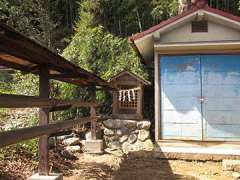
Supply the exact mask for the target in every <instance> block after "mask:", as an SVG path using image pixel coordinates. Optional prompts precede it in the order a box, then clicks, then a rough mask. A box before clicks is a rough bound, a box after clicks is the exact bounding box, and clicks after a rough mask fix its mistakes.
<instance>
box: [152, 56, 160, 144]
mask: <svg viewBox="0 0 240 180" xmlns="http://www.w3.org/2000/svg"><path fill="white" fill-rule="evenodd" d="M154 89H155V96H154V104H155V141H156V142H157V141H158V140H159V139H160V138H161V137H160V134H161V132H160V130H161V118H160V117H161V78H160V56H159V55H158V53H157V52H155V53H154Z"/></svg>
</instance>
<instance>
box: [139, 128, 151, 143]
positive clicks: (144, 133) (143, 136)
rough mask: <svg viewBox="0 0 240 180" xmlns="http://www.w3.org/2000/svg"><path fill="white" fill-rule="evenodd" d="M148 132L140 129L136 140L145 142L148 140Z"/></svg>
mask: <svg viewBox="0 0 240 180" xmlns="http://www.w3.org/2000/svg"><path fill="white" fill-rule="evenodd" d="M149 134H150V133H149V131H148V130H144V129H142V130H139V133H138V139H139V140H140V141H145V140H147V139H148V138H149Z"/></svg>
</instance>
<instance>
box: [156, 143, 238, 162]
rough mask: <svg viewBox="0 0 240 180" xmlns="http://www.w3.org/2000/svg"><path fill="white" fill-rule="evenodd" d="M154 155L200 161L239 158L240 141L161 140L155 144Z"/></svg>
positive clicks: (162, 157)
mask: <svg viewBox="0 0 240 180" xmlns="http://www.w3.org/2000/svg"><path fill="white" fill-rule="evenodd" d="M154 156H155V157H156V158H161V159H184V160H202V161H208V160H214V161H221V160H223V159H232V160H239V159H240V143H239V142H197V141H175V140H161V141H159V142H157V143H156V145H155V149H154Z"/></svg>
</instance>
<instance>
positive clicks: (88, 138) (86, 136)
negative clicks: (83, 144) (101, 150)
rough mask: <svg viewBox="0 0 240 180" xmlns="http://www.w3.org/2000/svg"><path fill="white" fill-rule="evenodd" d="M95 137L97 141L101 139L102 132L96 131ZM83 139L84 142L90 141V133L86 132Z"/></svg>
mask: <svg viewBox="0 0 240 180" xmlns="http://www.w3.org/2000/svg"><path fill="white" fill-rule="evenodd" d="M96 136H97V139H102V132H101V130H99V129H98V130H97V132H96ZM85 139H86V140H91V139H92V133H91V131H87V132H86V134H85Z"/></svg>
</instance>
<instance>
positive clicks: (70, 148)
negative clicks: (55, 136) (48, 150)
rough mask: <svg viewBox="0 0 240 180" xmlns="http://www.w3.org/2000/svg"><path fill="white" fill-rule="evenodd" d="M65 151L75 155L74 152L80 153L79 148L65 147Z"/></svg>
mask: <svg viewBox="0 0 240 180" xmlns="http://www.w3.org/2000/svg"><path fill="white" fill-rule="evenodd" d="M65 149H66V151H68V152H72V153H76V152H80V151H81V147H80V146H67V147H66V148H65Z"/></svg>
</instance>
